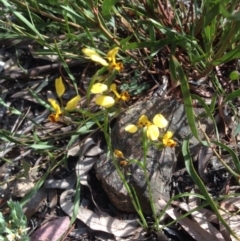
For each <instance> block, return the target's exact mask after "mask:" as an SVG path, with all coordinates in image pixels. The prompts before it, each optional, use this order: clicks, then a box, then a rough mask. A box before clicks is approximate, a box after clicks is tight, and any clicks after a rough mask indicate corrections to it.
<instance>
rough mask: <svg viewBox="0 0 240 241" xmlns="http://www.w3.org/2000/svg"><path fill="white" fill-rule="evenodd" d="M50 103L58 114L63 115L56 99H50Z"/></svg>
mask: <svg viewBox="0 0 240 241" xmlns="http://www.w3.org/2000/svg"><path fill="white" fill-rule="evenodd" d="M48 102H49V103H50V104H51V105H52V107H53V109H54V110H55V112H56V114H58V115H59V114H61V113H62V111H61V108H60V106H59V104H58V102H57V101H56V100H55V99H52V98H49V99H48Z"/></svg>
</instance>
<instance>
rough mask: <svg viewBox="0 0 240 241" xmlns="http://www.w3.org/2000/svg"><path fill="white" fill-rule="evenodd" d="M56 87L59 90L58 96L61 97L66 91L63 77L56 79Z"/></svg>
mask: <svg viewBox="0 0 240 241" xmlns="http://www.w3.org/2000/svg"><path fill="white" fill-rule="evenodd" d="M55 89H56V92H57V95H58V97H61V96H62V95H63V94H64V92H65V86H64V84H63V81H62V77H61V76H60V77H59V78H57V79H55Z"/></svg>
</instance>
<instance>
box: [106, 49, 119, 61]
mask: <svg viewBox="0 0 240 241" xmlns="http://www.w3.org/2000/svg"><path fill="white" fill-rule="evenodd" d="M118 51H119V47H115V48H113V49H111V50H110V51H109V52H108V53H107V59H108V61H109V62H112V63H114V64H116V55H117V53H118Z"/></svg>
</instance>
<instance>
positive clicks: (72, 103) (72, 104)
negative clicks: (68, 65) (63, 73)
mask: <svg viewBox="0 0 240 241" xmlns="http://www.w3.org/2000/svg"><path fill="white" fill-rule="evenodd" d="M55 88H56V93H57V95H58V97H59V98H61V96H62V95H63V94H64V92H65V86H64V84H63V81H62V77H59V78H56V80H55ZM80 99H81V97H80V96H79V95H77V96H75V97H73V98H72V99H71V100H69V101H68V102H67V105H66V107H65V108H64V109H65V110H66V111H71V110H74V109H75V108H76V106H77V104H78V102H79V101H80ZM48 102H49V103H50V104H51V106H52V107H53V109H54V111H55V112H54V113H52V114H50V115H49V116H48V119H49V120H50V121H51V122H57V121H59V119H60V117H61V115H62V113H63V112H62V110H61V107H60V105H59V104H58V102H57V101H56V100H55V99H52V98H49V99H48Z"/></svg>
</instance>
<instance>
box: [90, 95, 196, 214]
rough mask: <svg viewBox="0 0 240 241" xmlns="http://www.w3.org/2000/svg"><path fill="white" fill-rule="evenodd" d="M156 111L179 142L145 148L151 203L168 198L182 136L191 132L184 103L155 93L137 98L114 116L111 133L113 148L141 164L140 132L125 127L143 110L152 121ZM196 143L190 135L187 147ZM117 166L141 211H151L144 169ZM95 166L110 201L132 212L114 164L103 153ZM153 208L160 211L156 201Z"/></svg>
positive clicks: (138, 166) (146, 212)
mask: <svg viewBox="0 0 240 241" xmlns="http://www.w3.org/2000/svg"><path fill="white" fill-rule="evenodd" d="M158 113H161V114H163V115H164V117H165V118H166V119H167V120H168V121H169V122H170V124H169V127H168V129H169V130H170V131H173V132H174V139H175V140H177V142H178V143H179V144H178V145H177V146H176V147H175V148H165V149H164V150H159V149H157V148H156V147H155V146H153V145H151V146H150V147H149V149H148V153H147V158H146V169H147V175H148V177H149V182H150V186H151V192H152V199H153V203H156V202H157V200H158V199H159V198H163V199H164V200H165V201H168V200H169V191H170V190H169V188H170V187H169V182H170V179H171V175H172V173H173V172H174V169H175V164H176V160H177V159H176V157H177V155H178V153H179V152H180V148H181V144H180V143H181V141H182V140H183V138H184V137H186V136H187V135H189V134H190V133H191V131H190V128H189V126H188V124H187V120H186V116H185V110H184V106H183V104H181V103H179V102H178V101H176V100H161V99H159V98H155V97H153V98H152V99H151V100H148V101H144V102H140V103H138V104H136V105H134V106H132V107H130V108H129V109H128V110H127V111H126V112H124V113H123V114H121V115H120V116H119V117H118V118H117V120H116V123H115V124H114V127H113V129H112V135H111V137H112V138H111V141H112V147H113V150H114V149H119V150H121V151H122V152H123V153H124V156H125V158H128V159H137V160H138V161H139V162H141V163H142V164H143V162H144V158H143V157H144V152H143V145H142V141H141V140H142V132H141V131H138V132H137V133H135V134H131V133H128V132H126V131H125V130H124V128H125V126H126V125H128V124H130V123H131V124H136V123H137V121H138V119H139V117H140V116H141V115H143V114H145V115H147V116H148V118H149V120H150V121H152V119H153V117H154V116H155V115H156V114H158ZM197 144H198V141H197V140H196V139H195V138H191V140H190V147H191V146H197ZM120 169H121V170H122V173H123V174H124V176H125V178H126V180H127V182H128V184H129V186H130V187H131V188H133V189H134V190H135V192H136V194H137V196H138V199H139V203H140V205H141V208H142V210H143V212H144V213H145V214H151V213H152V210H151V206H150V201H149V198H150V197H149V191H148V186H147V182H146V180H145V176H144V171H143V169H142V168H141V167H140V165H138V164H135V163H131V164H130V165H129V166H125V167H120ZM95 170H96V176H97V178H98V180H99V181H100V182H101V184H102V187H103V189H104V190H105V191H106V193H107V195H108V197H109V199H110V200H111V202H112V203H113V204H114V205H115V206H116V207H117V208H118V209H119V210H122V211H124V212H134V211H135V210H134V207H133V205H132V203H131V199H130V196H129V195H128V193H127V190H126V188H125V187H124V185H123V183H122V181H121V179H120V177H119V175H118V173H117V171H116V169H115V167H114V164H113V160H111V158H109V157H107V155H106V154H104V155H102V156H101V158H100V159H99V160H98V161H97V163H96V164H95ZM155 209H156V212H157V213H158V212H159V211H160V210H159V207H158V205H155Z"/></svg>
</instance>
